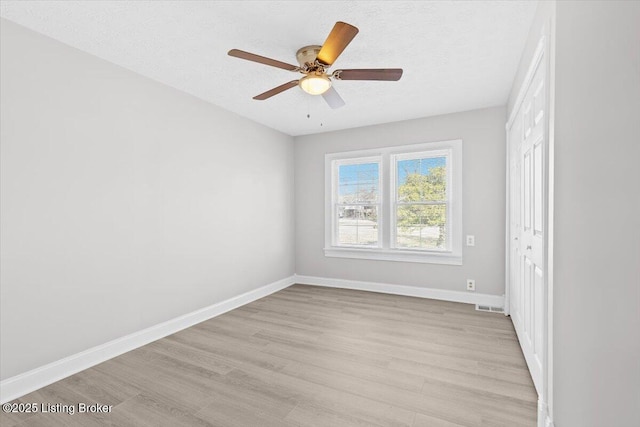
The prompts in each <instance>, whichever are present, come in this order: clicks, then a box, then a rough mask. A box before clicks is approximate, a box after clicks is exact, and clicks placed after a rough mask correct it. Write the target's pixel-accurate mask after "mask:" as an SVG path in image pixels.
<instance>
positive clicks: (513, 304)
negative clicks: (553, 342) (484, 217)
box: [509, 60, 547, 394]
mask: <svg viewBox="0 0 640 427" xmlns="http://www.w3.org/2000/svg"><path fill="white" fill-rule="evenodd" d="M543 64H544V61H542V60H540V61H539V62H538V66H537V68H536V69H535V72H534V74H533V78H532V79H531V80H530V83H529V85H528V87H527V88H526V92H525V96H524V97H523V102H522V104H521V105H520V108H519V111H518V113H517V115H516V118H515V120H514V122H513V124H512V126H511V129H510V130H509V139H510V141H509V147H510V153H509V155H510V175H509V176H510V183H509V184H510V188H511V189H512V192H511V194H510V204H511V206H510V212H509V216H510V218H509V221H510V239H511V240H510V249H509V250H510V255H511V256H510V259H509V261H510V266H509V271H510V276H509V278H510V283H509V286H510V288H509V291H510V296H509V298H510V302H509V310H510V313H511V317H512V321H513V324H514V327H515V329H516V333H517V334H518V339H519V340H520V345H521V347H522V351H523V353H524V356H525V359H526V360H527V364H528V366H529V371H530V372H531V376H532V378H533V382H534V384H535V386H536V389H537V391H538V393H539V394H540V393H541V392H542V375H543V363H544V354H545V348H544V346H545V342H546V341H545V333H546V332H545V324H546V322H545V317H546V313H547V311H546V297H545V295H546V292H545V283H546V281H545V279H546V278H545V265H544V251H545V224H546V219H545V212H546V206H545V201H546V190H545V183H546V180H545V173H546V165H545V158H546V157H545V147H546V143H545V125H544V122H545V120H544V118H545V111H544V108H545V99H544V95H545V73H544V67H543Z"/></svg>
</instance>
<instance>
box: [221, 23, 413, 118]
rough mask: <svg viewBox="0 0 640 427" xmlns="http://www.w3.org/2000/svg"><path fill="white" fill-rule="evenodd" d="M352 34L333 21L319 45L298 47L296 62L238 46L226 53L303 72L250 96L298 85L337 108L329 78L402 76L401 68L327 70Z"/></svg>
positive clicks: (266, 95)
mask: <svg viewBox="0 0 640 427" xmlns="http://www.w3.org/2000/svg"><path fill="white" fill-rule="evenodd" d="M356 34H358V29H357V28H356V27H354V26H353V25H350V24H347V23H345V22H336V25H334V27H333V29H332V30H331V33H329V37H327V40H325V42H324V44H323V45H322V46H318V45H310V46H304V47H302V48H300V49H298V52H296V58H297V60H298V63H299V64H300V65H292V64H287V63H286V62H281V61H277V60H275V59H271V58H266V57H264V56H260V55H256V54H253V53H249V52H245V51H243V50H238V49H231V50H230V51H229V55H230V56H234V57H236V58H240V59H246V60H247V61H253V62H259V63H260V64H265V65H270V66H272V67H278V68H282V69H284V70H288V71H293V72H298V73H302V74H304V77H302V78H301V79H299V80H291V81H290V82H288V83H285V84H283V85H280V86H277V87H274V88H273V89H271V90H268V91H266V92H264V93H261V94H260V95H257V96H254V97H253V99H257V100H261V101H262V100H265V99H268V98H271V97H272V96H274V95H277V94H279V93H281V92H284V91H285V90H287V89H291V88H292V87H294V86H300V88H301V89H302V90H304V91H305V92H307V93H309V94H311V95H322V97H323V98H324V99H325V101H327V104H329V106H330V107H331V108H340V107H342V106H343V105H344V101H343V100H342V98H341V97H340V95H338V92H336V90H335V88H333V86H332V84H331V79H335V80H382V81H397V80H400V77H402V68H377V69H350V70H335V71H334V72H333V73H331V74H328V73H327V69H328V68H329V67H331V65H332V64H333V63H334V62H335V61H336V59H337V58H338V56H340V54H341V53H342V51H343V50H344V49H345V48H346V47H347V45H348V44H349V43H351V40H353V38H354V37H355V36H356Z"/></svg>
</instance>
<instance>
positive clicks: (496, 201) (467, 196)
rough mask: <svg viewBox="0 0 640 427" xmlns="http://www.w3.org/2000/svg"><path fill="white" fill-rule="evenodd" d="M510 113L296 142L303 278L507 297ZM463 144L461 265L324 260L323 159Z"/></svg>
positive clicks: (433, 120)
mask: <svg viewBox="0 0 640 427" xmlns="http://www.w3.org/2000/svg"><path fill="white" fill-rule="evenodd" d="M505 121H506V110H505V108H503V107H498V108H489V109H483V110H475V111H469V112H463V113H456V114H449V115H444V116H437V117H430V118H425V119H417V120H408V121H403V122H397V123H389V124H383V125H378V126H369V127H363V128H358V129H350V130H344V131H337V132H330V133H323V134H319V135H308V136H301V137H296V141H295V160H296V161H295V164H296V169H295V177H296V185H295V191H296V193H295V195H296V197H295V200H296V202H295V203H296V249H297V250H296V272H297V273H298V274H301V275H308V276H320V277H330V278H337V279H348V280H362V281H371V282H380V283H389V284H398V285H410V286H418V287H428V288H438V289H447V290H456V291H464V290H465V280H466V279H475V280H476V292H478V293H485V294H493V295H502V294H504V231H505V225H504V224H505V128H504V124H505ZM458 138H461V139H462V140H463V143H462V150H463V168H464V173H463V233H464V234H474V235H475V237H476V246H475V247H467V246H464V247H463V258H464V259H463V263H464V265H462V266H452V265H437V264H418V263H405V262H392V261H369V260H357V259H345V258H328V257H325V256H324V253H323V247H324V182H325V181H324V155H325V154H326V153H333V152H340V151H350V150H359V149H367V148H376V147H385V146H394V145H404V144H417V143H422V142H430V141H431V142H435V141H443V140H451V139H458Z"/></svg>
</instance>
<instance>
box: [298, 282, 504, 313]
mask: <svg viewBox="0 0 640 427" xmlns="http://www.w3.org/2000/svg"><path fill="white" fill-rule="evenodd" d="M294 279H295V283H299V284H301V285H315V286H326V287H329V288H343V289H356V290H360V291H369V292H379V293H383V294H393V295H404V296H408V297H419V298H431V299H438V300H443V301H452V302H463V303H467V304H480V305H488V306H491V307H504V296H499V295H489V294H479V293H475V292H460V291H449V290H445V289H435V288H419V287H417V286H406V285H392V284H389V283H377V282H362V281H359V280H345V279H331V278H327V277H313V276H300V275H298V274H296V275H295V276H294Z"/></svg>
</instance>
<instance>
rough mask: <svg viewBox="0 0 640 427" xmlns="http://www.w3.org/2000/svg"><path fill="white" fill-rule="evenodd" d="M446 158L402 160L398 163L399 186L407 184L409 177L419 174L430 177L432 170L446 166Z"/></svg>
mask: <svg viewBox="0 0 640 427" xmlns="http://www.w3.org/2000/svg"><path fill="white" fill-rule="evenodd" d="M446 164H447V158H446V157H426V158H424V159H411V160H401V161H399V162H398V168H397V169H398V186H400V185H403V184H405V183H406V182H407V175H409V174H411V173H419V174H420V175H429V173H430V170H431V168H437V167H442V166H446Z"/></svg>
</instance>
